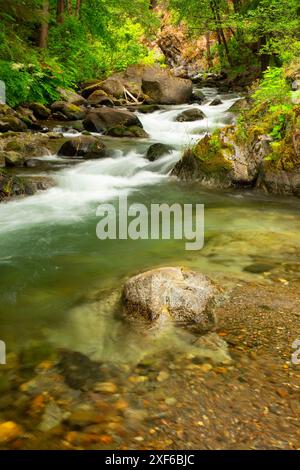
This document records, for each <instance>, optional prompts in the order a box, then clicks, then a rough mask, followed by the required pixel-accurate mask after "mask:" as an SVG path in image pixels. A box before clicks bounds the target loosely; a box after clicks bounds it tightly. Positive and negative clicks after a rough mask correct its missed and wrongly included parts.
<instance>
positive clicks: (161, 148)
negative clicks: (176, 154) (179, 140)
mask: <svg viewBox="0 0 300 470" xmlns="http://www.w3.org/2000/svg"><path fill="white" fill-rule="evenodd" d="M173 150H174V148H173V147H171V145H167V144H159V143H157V144H152V145H150V147H149V148H148V150H147V153H146V158H147V159H148V160H149V161H150V162H155V161H156V160H158V159H159V158H161V157H163V156H165V155H170V153H172V151H173Z"/></svg>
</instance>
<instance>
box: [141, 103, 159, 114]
mask: <svg viewBox="0 0 300 470" xmlns="http://www.w3.org/2000/svg"><path fill="white" fill-rule="evenodd" d="M160 109H161V107H160V106H159V105H158V104H142V105H141V106H139V107H138V108H137V110H138V112H139V113H142V114H151V113H154V112H155V111H159V110H160Z"/></svg>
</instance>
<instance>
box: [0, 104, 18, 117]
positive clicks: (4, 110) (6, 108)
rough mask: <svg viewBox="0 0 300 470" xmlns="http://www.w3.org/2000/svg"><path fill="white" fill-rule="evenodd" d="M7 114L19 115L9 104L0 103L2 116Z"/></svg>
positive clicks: (0, 115) (0, 114)
mask: <svg viewBox="0 0 300 470" xmlns="http://www.w3.org/2000/svg"><path fill="white" fill-rule="evenodd" d="M5 116H17V113H16V111H15V110H14V109H12V108H11V107H10V106H8V104H2V103H0V118H2V117H5Z"/></svg>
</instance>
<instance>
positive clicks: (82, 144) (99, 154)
mask: <svg viewBox="0 0 300 470" xmlns="http://www.w3.org/2000/svg"><path fill="white" fill-rule="evenodd" d="M58 155H59V156H62V157H80V158H85V159H92V158H103V157H105V156H106V146H105V145H104V143H103V142H102V141H101V140H100V139H99V138H97V137H93V136H80V137H74V138H73V139H70V140H67V141H66V142H65V143H64V144H63V145H62V146H61V148H60V149H59V151H58Z"/></svg>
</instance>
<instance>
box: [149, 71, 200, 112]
mask: <svg viewBox="0 0 300 470" xmlns="http://www.w3.org/2000/svg"><path fill="white" fill-rule="evenodd" d="M142 91H143V92H144V93H145V95H147V96H149V98H150V100H151V101H152V102H154V103H157V104H169V105H170V104H184V103H188V102H189V101H190V99H191V96H192V93H193V86H192V82H191V81H190V80H185V79H183V78H178V77H174V76H173V75H171V74H170V75H168V76H166V75H165V76H163V77H161V76H154V77H153V78H150V77H149V78H148V77H146V78H144V79H143V83H142Z"/></svg>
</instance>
